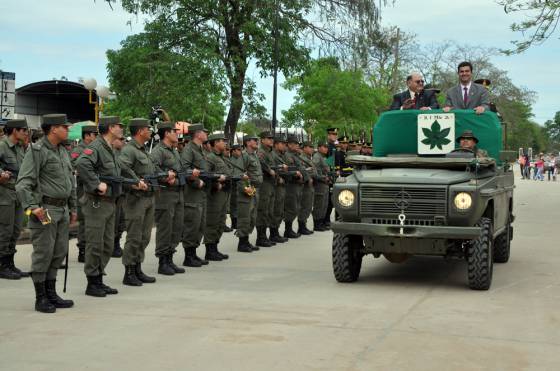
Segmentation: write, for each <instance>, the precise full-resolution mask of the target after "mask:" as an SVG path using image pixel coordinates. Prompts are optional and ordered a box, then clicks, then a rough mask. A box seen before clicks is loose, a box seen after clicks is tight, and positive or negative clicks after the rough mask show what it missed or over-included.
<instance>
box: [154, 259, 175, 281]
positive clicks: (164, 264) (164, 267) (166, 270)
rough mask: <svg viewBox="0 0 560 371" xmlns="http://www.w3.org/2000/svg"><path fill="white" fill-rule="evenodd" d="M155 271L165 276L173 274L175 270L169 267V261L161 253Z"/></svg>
mask: <svg viewBox="0 0 560 371" xmlns="http://www.w3.org/2000/svg"><path fill="white" fill-rule="evenodd" d="M157 272H158V273H159V274H163V275H165V276H174V275H175V270H174V269H173V268H171V266H170V265H169V262H168V261H167V255H162V256H160V257H159V266H158V270H157Z"/></svg>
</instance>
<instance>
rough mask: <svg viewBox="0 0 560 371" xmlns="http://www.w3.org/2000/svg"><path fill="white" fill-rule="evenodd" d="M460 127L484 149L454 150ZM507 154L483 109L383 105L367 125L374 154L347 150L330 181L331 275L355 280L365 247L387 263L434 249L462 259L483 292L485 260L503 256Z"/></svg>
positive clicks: (507, 224)
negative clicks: (348, 169) (341, 171)
mask: <svg viewBox="0 0 560 371" xmlns="http://www.w3.org/2000/svg"><path fill="white" fill-rule="evenodd" d="M466 129H468V130H472V132H473V133H474V135H475V136H476V137H477V138H478V139H479V143H478V145H477V146H478V148H479V149H483V150H485V151H486V152H487V154H488V155H487V156H485V157H480V156H477V154H476V153H474V152H473V151H468V150H461V149H459V148H457V146H458V144H457V143H456V138H457V137H459V136H460V135H461V133H462V132H463V131H464V130H466ZM512 156H515V153H512V152H507V151H502V127H501V123H500V120H499V119H498V117H497V116H496V114H494V113H492V112H485V113H484V114H482V115H476V114H474V113H473V112H472V111H452V112H451V113H443V112H441V111H429V113H426V111H424V112H421V111H391V112H386V113H384V114H383V115H382V116H381V117H380V119H379V121H378V122H377V123H376V125H375V127H374V156H372V157H370V156H349V157H348V159H347V162H348V163H350V164H351V165H352V166H353V168H354V171H353V174H352V175H350V176H348V177H339V178H338V179H337V181H336V183H335V185H334V187H333V196H332V197H333V204H334V207H335V209H336V213H337V220H336V222H334V223H333V224H332V230H333V232H334V236H333V244H332V261H333V270H334V275H335V278H336V279H337V281H339V282H354V281H356V280H357V279H358V277H359V275H360V270H361V265H362V258H363V257H364V255H367V254H373V256H374V257H376V258H377V257H380V256H381V255H384V256H385V257H386V258H387V259H388V260H389V261H391V262H402V261H404V260H406V259H407V258H408V257H409V256H411V255H439V256H443V257H446V258H461V259H463V258H464V259H465V260H466V262H467V277H468V284H469V287H470V288H471V289H476V290H487V289H488V288H489V287H490V285H491V283H492V271H493V263H494V262H496V263H505V262H507V261H508V259H509V255H510V242H511V240H512V238H513V228H512V226H511V224H512V223H513V220H514V216H513V189H514V177H513V170H512V168H511V167H510V166H509V162H508V161H511V160H512V159H513V157H512Z"/></svg>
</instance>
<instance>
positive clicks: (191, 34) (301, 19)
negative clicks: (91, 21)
mask: <svg viewBox="0 0 560 371" xmlns="http://www.w3.org/2000/svg"><path fill="white" fill-rule="evenodd" d="M110 1H112V0H110ZM121 3H122V5H123V8H124V9H125V10H126V11H128V12H130V13H132V14H136V15H138V14H145V15H147V16H148V17H149V21H148V22H147V24H146V31H147V32H150V33H154V34H157V35H158V37H159V38H160V40H164V41H165V45H166V47H167V48H168V50H173V51H174V52H176V53H179V54H182V55H189V56H192V57H193V58H199V59H200V60H209V61H212V62H219V63H220V71H221V73H222V76H224V77H225V79H224V80H225V81H226V82H227V85H228V93H229V96H228V98H229V111H228V115H227V119H226V125H225V131H226V134H227V135H228V136H230V137H231V136H232V134H233V133H234V132H235V129H236V126H237V122H238V121H239V118H240V116H241V114H242V108H243V104H244V96H243V92H244V86H245V82H246V72H247V67H248V65H249V62H251V61H255V63H256V65H257V67H258V68H260V69H261V72H262V74H264V75H266V74H268V73H270V71H272V69H273V66H274V65H275V62H274V59H273V58H272V57H273V55H274V54H275V53H273V51H274V50H275V46H276V45H277V46H278V50H279V52H278V54H277V55H278V57H279V58H278V61H277V63H278V64H277V65H278V68H279V69H280V71H281V72H283V73H284V75H286V76H290V75H291V74H292V73H293V72H295V71H298V70H299V69H300V66H302V65H303V64H304V63H303V62H305V60H306V59H307V58H308V55H309V49H308V47H307V46H305V45H306V43H307V45H309V42H310V41H313V40H315V41H316V40H319V41H322V42H326V43H333V42H341V41H344V39H345V36H346V30H347V29H348V28H350V27H354V28H355V27H359V28H362V29H364V30H366V29H374V28H376V27H377V19H378V15H379V14H378V6H377V2H375V1H372V0H275V1H274V2H273V1H258V0H121ZM274 36H277V38H275V37H274ZM275 39H277V40H278V42H277V44H276V43H275V42H274V40H275Z"/></svg>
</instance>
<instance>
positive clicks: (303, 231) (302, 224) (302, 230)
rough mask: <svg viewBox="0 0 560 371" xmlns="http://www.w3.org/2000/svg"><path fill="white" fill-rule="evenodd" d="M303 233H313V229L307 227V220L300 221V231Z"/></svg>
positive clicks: (305, 234) (306, 234)
mask: <svg viewBox="0 0 560 371" xmlns="http://www.w3.org/2000/svg"><path fill="white" fill-rule="evenodd" d="M297 233H299V234H301V235H304V236H309V235H310V234H313V231H310V230H309V229H307V225H305V222H300V221H298V232H297Z"/></svg>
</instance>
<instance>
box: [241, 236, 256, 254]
mask: <svg viewBox="0 0 560 371" xmlns="http://www.w3.org/2000/svg"><path fill="white" fill-rule="evenodd" d="M237 251H239V252H253V249H252V248H251V245H250V244H249V237H239V242H238V243H237Z"/></svg>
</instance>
